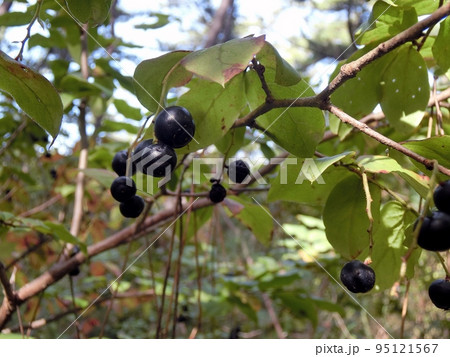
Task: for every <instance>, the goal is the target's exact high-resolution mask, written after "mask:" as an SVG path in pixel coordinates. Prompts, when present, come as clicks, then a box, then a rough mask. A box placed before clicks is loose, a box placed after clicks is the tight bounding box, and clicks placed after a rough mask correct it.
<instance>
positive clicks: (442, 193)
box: [433, 180, 450, 214]
mask: <svg viewBox="0 0 450 357" xmlns="http://www.w3.org/2000/svg"><path fill="white" fill-rule="evenodd" d="M433 199H434V204H435V206H436V208H437V209H438V210H439V211H442V212H445V213H448V214H450V180H447V181H444V182H441V183H440V184H439V186H438V187H436V189H435V190H434V194H433Z"/></svg>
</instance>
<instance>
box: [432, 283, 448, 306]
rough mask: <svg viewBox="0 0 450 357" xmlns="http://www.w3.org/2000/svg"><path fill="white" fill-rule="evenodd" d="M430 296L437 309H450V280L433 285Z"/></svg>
mask: <svg viewBox="0 0 450 357" xmlns="http://www.w3.org/2000/svg"><path fill="white" fill-rule="evenodd" d="M428 295H429V296H430V299H431V301H432V302H433V304H434V305H436V307H438V308H440V309H444V310H449V309H450V280H444V279H439V280H435V281H433V282H432V283H431V285H430V287H429V288H428Z"/></svg>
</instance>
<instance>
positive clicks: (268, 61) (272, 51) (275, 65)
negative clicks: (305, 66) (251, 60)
mask: <svg viewBox="0 0 450 357" xmlns="http://www.w3.org/2000/svg"><path fill="white" fill-rule="evenodd" d="M256 59H257V60H258V61H259V62H260V63H261V64H262V65H263V66H264V67H265V68H271V69H272V70H273V71H274V73H275V77H274V78H273V79H272V81H273V82H275V83H277V84H280V85H282V86H293V85H295V84H297V83H298V82H299V81H300V80H301V76H300V74H299V73H298V72H297V71H296V69H295V68H294V67H292V66H291V65H290V64H289V63H288V62H286V61H285V60H284V59H283V58H282V57H281V56H280V54H279V53H278V51H277V50H276V48H275V47H273V46H272V45H271V44H270V43H269V42H266V43H265V44H264V47H263V48H262V49H261V51H259V53H258V55H257V56H256ZM265 76H267V74H265ZM267 79H268V78H266V80H267Z"/></svg>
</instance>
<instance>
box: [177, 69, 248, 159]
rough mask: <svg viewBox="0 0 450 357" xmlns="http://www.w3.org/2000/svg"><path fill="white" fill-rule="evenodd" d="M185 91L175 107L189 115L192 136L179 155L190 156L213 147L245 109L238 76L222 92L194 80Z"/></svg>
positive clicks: (201, 81)
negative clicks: (191, 124)
mask: <svg viewBox="0 0 450 357" xmlns="http://www.w3.org/2000/svg"><path fill="white" fill-rule="evenodd" d="M188 88H189V91H188V92H187V93H185V94H183V95H182V96H181V97H180V98H179V99H178V101H177V105H180V106H182V107H185V108H187V109H188V110H189V111H190V112H191V114H192V118H193V119H194V122H195V135H194V139H193V140H192V141H191V142H190V143H189V144H188V145H187V146H186V147H184V148H183V149H181V150H180V152H193V151H196V150H198V149H201V148H205V147H207V146H209V145H211V144H215V143H216V142H217V141H218V140H220V139H221V138H222V137H223V136H224V135H225V134H226V133H227V132H228V130H229V129H230V128H231V126H232V125H233V123H234V122H235V120H236V119H238V118H239V115H240V113H241V112H242V110H243V109H244V108H245V105H246V101H245V97H244V96H243V95H242V93H243V91H244V83H243V80H242V77H241V76H238V77H235V78H233V80H231V81H230V82H228V83H227V84H226V85H225V88H223V87H222V86H221V85H219V84H217V83H214V82H211V81H207V80H203V79H200V78H194V79H193V80H191V81H190V82H189V84H188Z"/></svg>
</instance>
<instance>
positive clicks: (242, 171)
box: [228, 160, 250, 183]
mask: <svg viewBox="0 0 450 357" xmlns="http://www.w3.org/2000/svg"><path fill="white" fill-rule="evenodd" d="M248 175H250V169H249V167H248V165H247V164H246V163H245V162H244V161H242V160H236V161H232V162H231V163H230V165H229V166H228V177H229V178H230V180H231V181H233V182H236V183H242V182H243V181H244V180H245V179H246V178H247V177H248Z"/></svg>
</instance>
